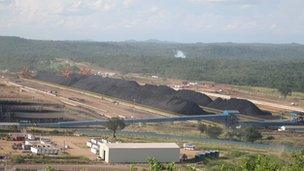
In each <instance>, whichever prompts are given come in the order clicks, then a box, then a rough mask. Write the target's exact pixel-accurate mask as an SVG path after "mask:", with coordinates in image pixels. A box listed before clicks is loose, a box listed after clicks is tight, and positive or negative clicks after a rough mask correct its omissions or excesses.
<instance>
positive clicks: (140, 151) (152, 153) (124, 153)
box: [100, 148, 180, 163]
mask: <svg viewBox="0 0 304 171" xmlns="http://www.w3.org/2000/svg"><path fill="white" fill-rule="evenodd" d="M103 150H104V151H105V162H107V163H132V162H139V163H144V162H147V161H148V160H149V159H150V158H152V157H154V158H155V159H157V160H159V161H160V162H179V155H180V150H179V148H124V149H118V148H112V149H109V148H103ZM102 153H103V151H101V152H100V155H101V157H103V156H102V155H103V154H102Z"/></svg>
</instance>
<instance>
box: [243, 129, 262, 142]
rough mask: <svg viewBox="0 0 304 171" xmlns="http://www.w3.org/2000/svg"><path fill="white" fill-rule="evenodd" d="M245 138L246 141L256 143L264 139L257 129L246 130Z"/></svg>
mask: <svg viewBox="0 0 304 171" xmlns="http://www.w3.org/2000/svg"><path fill="white" fill-rule="evenodd" d="M243 137H244V139H245V140H246V141H249V142H254V141H256V140H259V139H262V137H263V136H262V134H261V132H260V131H259V130H257V128H253V127H250V128H246V129H245V130H244V132H243Z"/></svg>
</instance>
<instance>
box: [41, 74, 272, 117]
mask: <svg viewBox="0 0 304 171" xmlns="http://www.w3.org/2000/svg"><path fill="white" fill-rule="evenodd" d="M36 78H37V79H39V80H43V81H48V82H53V83H57V84H62V85H67V86H72V87H76V88H79V89H83V90H88V91H92V92H96V93H101V94H105V95H108V96H111V97H116V98H119V99H123V100H127V101H135V102H136V103H139V104H144V105H147V106H151V107H155V108H159V109H163V110H167V111H171V112H176V113H180V114H184V115H201V114H206V112H205V111H204V110H203V109H202V108H201V107H200V106H207V107H210V108H215V109H220V110H238V111H240V112H241V113H243V114H251V115H268V114H270V113H269V112H265V111H262V110H260V109H259V108H258V107H257V106H255V105H254V104H253V103H251V102H249V101H248V100H243V99H234V98H232V99H229V100H223V99H221V98H218V99H216V100H214V101H212V99H211V98H210V97H208V96H206V95H205V94H202V93H199V92H195V91H191V90H179V91H175V90H174V89H172V88H170V87H167V86H156V85H150V84H146V85H143V86H142V85H139V84H138V83H137V82H135V81H128V80H123V79H114V78H108V77H105V78H104V77H100V76H95V75H92V76H80V75H79V74H72V75H71V77H70V78H65V77H63V76H61V75H58V74H55V73H50V72H39V73H38V74H37V76H36Z"/></svg>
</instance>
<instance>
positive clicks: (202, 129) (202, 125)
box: [197, 123, 207, 134]
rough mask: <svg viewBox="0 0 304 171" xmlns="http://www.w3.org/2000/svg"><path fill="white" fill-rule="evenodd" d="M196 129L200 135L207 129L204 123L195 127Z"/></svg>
mask: <svg viewBox="0 0 304 171" xmlns="http://www.w3.org/2000/svg"><path fill="white" fill-rule="evenodd" d="M197 129H198V130H199V131H200V133H201V134H202V133H204V132H205V131H206V129H207V125H205V124H204V123H199V124H198V126H197Z"/></svg>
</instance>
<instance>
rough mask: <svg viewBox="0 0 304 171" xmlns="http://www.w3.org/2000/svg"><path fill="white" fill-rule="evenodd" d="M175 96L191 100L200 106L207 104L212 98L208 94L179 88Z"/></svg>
mask: <svg viewBox="0 0 304 171" xmlns="http://www.w3.org/2000/svg"><path fill="white" fill-rule="evenodd" d="M176 96H177V97H180V98H183V99H186V100H190V101H193V102H195V103H196V104H198V105H200V106H207V105H208V104H209V103H211V102H212V99H211V98H210V97H209V96H206V95H205V94H202V93H199V92H196V91H192V90H179V91H177V92H176Z"/></svg>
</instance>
